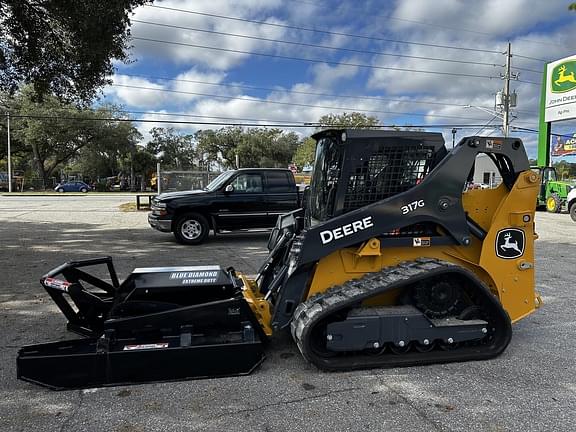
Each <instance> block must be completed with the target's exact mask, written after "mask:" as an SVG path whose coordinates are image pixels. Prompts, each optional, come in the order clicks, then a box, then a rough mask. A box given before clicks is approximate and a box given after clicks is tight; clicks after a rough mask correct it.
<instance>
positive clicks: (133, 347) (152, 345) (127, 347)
mask: <svg viewBox="0 0 576 432" xmlns="http://www.w3.org/2000/svg"><path fill="white" fill-rule="evenodd" d="M160 348H168V342H160V343H149V344H137V345H124V348H123V351H132V350H146V349H160Z"/></svg>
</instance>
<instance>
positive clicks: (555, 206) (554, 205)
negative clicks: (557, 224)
mask: <svg viewBox="0 0 576 432" xmlns="http://www.w3.org/2000/svg"><path fill="white" fill-rule="evenodd" d="M561 208H562V201H560V197H559V196H558V194H555V193H553V194H552V195H550V196H549V197H548V198H547V199H546V210H548V212H550V213H558V212H560V209H561Z"/></svg>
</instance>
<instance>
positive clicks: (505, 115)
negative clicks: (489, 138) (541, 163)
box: [496, 42, 518, 137]
mask: <svg viewBox="0 0 576 432" xmlns="http://www.w3.org/2000/svg"><path fill="white" fill-rule="evenodd" d="M505 54H506V71H505V72H504V75H503V76H502V79H503V80H504V90H503V91H502V101H501V106H502V131H503V132H504V136H505V137H507V136H508V134H509V133H510V108H511V107H515V106H516V93H513V94H510V79H518V74H516V73H512V72H510V67H511V64H512V44H511V43H510V42H508V50H507V51H506V53H505ZM497 99H498V98H497ZM496 105H499V104H498V102H497V103H496Z"/></svg>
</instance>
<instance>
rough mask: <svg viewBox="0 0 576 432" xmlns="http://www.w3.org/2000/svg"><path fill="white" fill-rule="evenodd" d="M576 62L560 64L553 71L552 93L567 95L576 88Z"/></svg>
mask: <svg viewBox="0 0 576 432" xmlns="http://www.w3.org/2000/svg"><path fill="white" fill-rule="evenodd" d="M575 74H576V61H574V60H571V61H567V62H564V63H560V64H559V65H557V66H556V67H555V68H554V69H553V70H552V77H551V78H552V79H551V80H550V86H551V91H552V93H565V92H567V91H570V90H573V89H575V88H576V77H575V76H574V75H575Z"/></svg>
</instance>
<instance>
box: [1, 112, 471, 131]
mask: <svg viewBox="0 0 576 432" xmlns="http://www.w3.org/2000/svg"><path fill="white" fill-rule="evenodd" d="M12 117H14V118H29V119H38V120H73V121H109V122H134V123H167V124H191V125H212V126H240V127H241V126H244V127H287V128H316V127H332V128H335V129H340V128H342V129H346V128H349V126H348V125H325V124H321V123H315V122H313V123H293V124H289V125H287V124H262V123H231V122H200V121H189V120H153V119H142V118H136V119H129V118H122V117H92V118H78V117H61V116H44V115H32V114H16V115H13V116H12ZM405 126H406V127H412V128H430V129H448V128H452V127H454V126H457V127H459V128H462V129H475V128H477V127H479V126H482V125H479V124H456V125H454V124H417V125H405ZM397 127H403V126H401V125H398V124H386V125H373V126H366V127H359V126H356V127H355V128H356V129H380V128H397Z"/></svg>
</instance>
